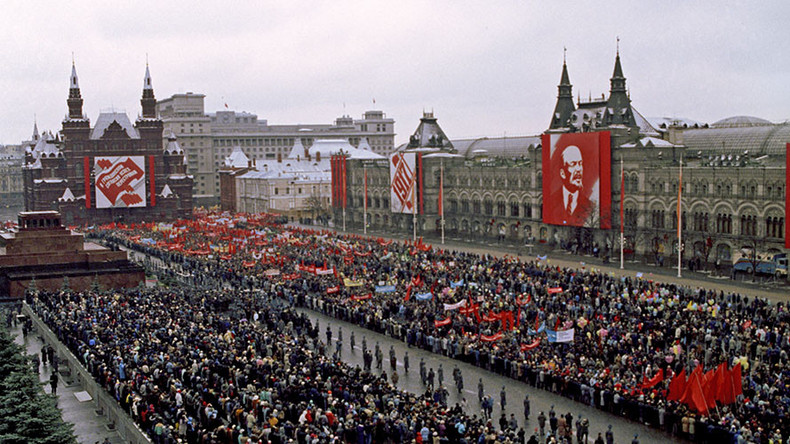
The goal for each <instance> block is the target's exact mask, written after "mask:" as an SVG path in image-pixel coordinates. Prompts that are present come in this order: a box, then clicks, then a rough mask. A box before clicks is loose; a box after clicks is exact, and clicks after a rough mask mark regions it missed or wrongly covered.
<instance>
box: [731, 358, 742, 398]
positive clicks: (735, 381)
mask: <svg viewBox="0 0 790 444" xmlns="http://www.w3.org/2000/svg"><path fill="white" fill-rule="evenodd" d="M730 379H731V381H732V396H733V402H734V400H735V398H736V397H737V396H738V395H743V375H741V363H740V362H739V363H738V364H736V365H735V367H733V368H732V370H731V371H730Z"/></svg>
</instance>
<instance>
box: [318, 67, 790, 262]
mask: <svg viewBox="0 0 790 444" xmlns="http://www.w3.org/2000/svg"><path fill="white" fill-rule="evenodd" d="M610 85H611V87H610V91H609V97H608V98H606V97H604V98H601V99H600V100H590V101H587V102H581V101H580V100H578V101H576V102H575V103H574V100H573V93H572V85H571V83H570V77H569V75H568V68H567V65H566V64H565V63H563V67H562V74H561V79H560V84H559V87H558V89H559V94H558V98H557V103H556V106H555V109H554V113H553V115H552V116H551V119H550V123H549V127H548V129H547V130H546V133H547V134H553V133H570V132H599V131H608V132H610V135H611V208H612V216H611V222H612V228H611V229H608V230H603V229H600V228H597V227H598V226H599V223H598V222H597V221H594V220H592V221H589V223H585V224H584V226H581V227H571V226H559V225H549V224H545V223H543V190H542V180H543V178H542V156H541V148H542V147H541V137H540V136H534V137H507V138H481V139H465V140H454V139H449V138H448V137H447V136H446V135H445V134H444V132H443V131H442V130H441V128H440V127H439V125H438V123H437V119H436V118H435V117H434V116H433V114H432V113H426V114H424V115H423V118H422V119H421V120H420V124H419V126H418V128H417V130H416V131H415V132H414V133H413V135H412V136H411V137H410V140H409V143H407V144H404V145H402V146H400V147H398V149H397V151H405V152H418V153H422V174H418V177H419V178H418V181H421V182H422V183H418V188H421V189H422V190H423V191H422V199H421V202H420V204H419V205H418V207H421V208H422V211H421V212H420V214H419V216H418V217H417V233H418V235H425V234H431V235H438V234H439V231H440V216H439V212H438V193H439V176H440V169H441V168H442V165H443V168H444V211H445V230H446V235H447V236H448V237H450V238H461V239H489V240H490V241H494V240H497V239H499V240H500V241H502V242H505V243H509V244H525V243H527V244H533V243H534V244H536V245H540V244H545V245H548V246H551V247H554V248H559V247H565V248H568V249H577V250H578V251H580V252H592V250H593V248H595V247H598V248H599V251H600V253H601V254H605V255H608V256H611V257H612V258H613V260H615V259H617V258H619V248H620V247H619V232H620V195H621V193H620V190H621V186H620V159H621V158H622V161H623V164H624V171H625V173H624V196H625V198H624V201H623V208H624V211H623V213H624V214H623V216H624V217H623V219H624V224H623V225H624V233H625V246H624V251H625V256H626V259H631V258H634V256H638V257H640V258H642V259H646V260H647V261H648V262H650V263H663V264H664V265H665V266H672V264H674V263H676V262H674V260H675V259H674V258H676V257H677V240H676V239H677V234H676V233H677V220H678V218H677V212H676V211H677V210H676V209H677V198H678V172H679V171H678V170H679V166H680V159H681V156H682V158H683V195H682V214H681V219H682V222H681V223H682V225H683V259H684V263H685V262H686V261H688V260H690V259H695V260H696V261H698V262H699V263H700V264H704V263H708V264H714V263H716V262H717V260H719V261H720V263H721V264H722V265H724V264H727V265H731V263H732V257H733V256H734V255H735V254H736V253H737V252H738V251H739V250H740V249H741V248H742V247H752V248H756V250H757V251H758V252H760V253H769V252H781V251H784V250H783V248H784V236H785V230H784V224H785V146H786V144H787V143H788V142H790V124H788V123H781V124H774V123H771V122H768V121H766V120H763V119H759V118H754V117H743V116H740V117H732V118H727V119H723V120H720V121H718V122H716V123H714V124H712V125H707V124H705V125H702V124H698V123H694V122H691V121H684V120H677V119H661V120H658V121H656V119H654V120H653V121H648V119H646V118H644V117H643V116H642V115H641V114H639V112H638V111H637V110H636V109H635V108H634V107H633V106H632V103H631V99H630V95H629V94H628V92H627V90H626V78H625V76H624V75H623V71H622V67H621V64H620V56H619V53H618V55H617V57H616V59H615V66H614V73H613V75H612V78H611V80H610ZM363 169H364V170H366V171H367V175H368V199H369V200H368V224H369V226H370V228H371V229H373V230H389V231H397V232H401V233H403V234H411V233H412V220H413V216H412V214H398V213H393V212H391V211H390V189H389V183H390V179H389V166H388V163H387V162H386V161H377V162H374V161H363V160H348V167H347V184H348V185H347V186H348V199H347V208H346V220H347V223H349V224H350V225H351V226H355V227H357V228H361V226H362V223H363V222H362V221H363V214H362V212H363V193H364V191H363V189H364V186H363V174H364V173H363ZM333 217H334V219H335V221H339V220H341V210H340V209H339V208H337V207H336V208H335V209H334V214H333Z"/></svg>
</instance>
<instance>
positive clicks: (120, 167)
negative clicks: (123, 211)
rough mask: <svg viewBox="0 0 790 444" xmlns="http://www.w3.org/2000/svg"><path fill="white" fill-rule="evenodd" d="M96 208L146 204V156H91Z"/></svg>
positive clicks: (141, 205)
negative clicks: (94, 180) (93, 157)
mask: <svg viewBox="0 0 790 444" xmlns="http://www.w3.org/2000/svg"><path fill="white" fill-rule="evenodd" d="M94 174H95V177H96V182H95V186H96V208H125V207H144V206H145V198H146V194H145V157H144V156H116V157H96V158H95V159H94Z"/></svg>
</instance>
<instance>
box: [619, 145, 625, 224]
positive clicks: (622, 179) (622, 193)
mask: <svg viewBox="0 0 790 444" xmlns="http://www.w3.org/2000/svg"><path fill="white" fill-rule="evenodd" d="M624 199H625V172H624V171H623V159H622V158H620V233H623V221H624V216H623V200H624Z"/></svg>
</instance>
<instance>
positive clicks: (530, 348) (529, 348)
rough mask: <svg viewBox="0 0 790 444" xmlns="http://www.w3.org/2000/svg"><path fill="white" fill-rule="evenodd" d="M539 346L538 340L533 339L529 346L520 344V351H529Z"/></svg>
mask: <svg viewBox="0 0 790 444" xmlns="http://www.w3.org/2000/svg"><path fill="white" fill-rule="evenodd" d="M539 345H540V339H535V340H534V341H532V343H530V344H521V351H529V350H532V349H533V348H535V347H537V346H539Z"/></svg>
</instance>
